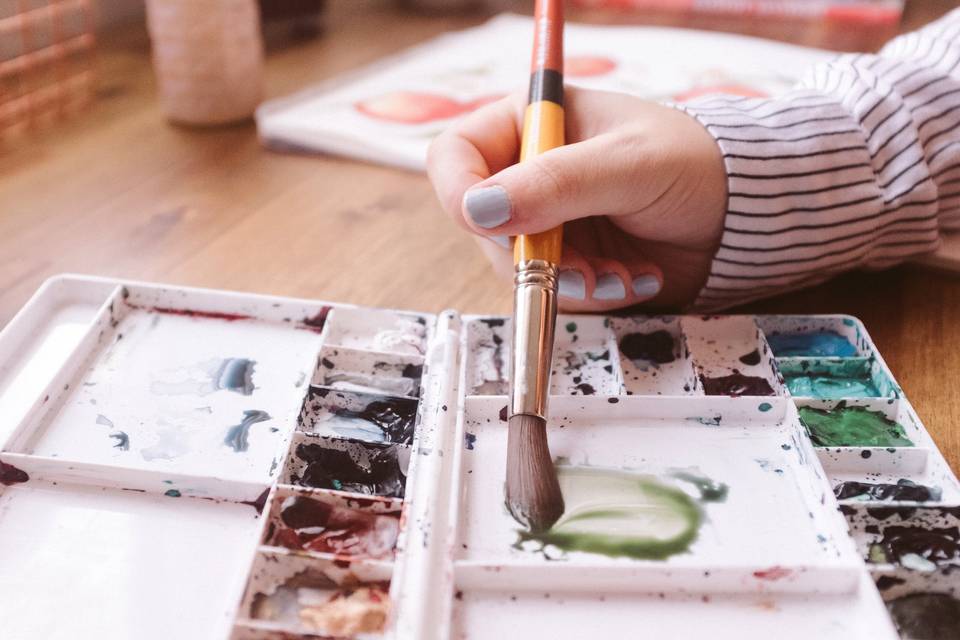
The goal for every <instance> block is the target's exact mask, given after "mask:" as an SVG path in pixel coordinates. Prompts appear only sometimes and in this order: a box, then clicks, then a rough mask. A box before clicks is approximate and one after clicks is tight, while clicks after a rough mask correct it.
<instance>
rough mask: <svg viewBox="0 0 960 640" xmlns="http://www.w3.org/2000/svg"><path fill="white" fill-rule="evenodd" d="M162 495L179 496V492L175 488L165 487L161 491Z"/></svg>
mask: <svg viewBox="0 0 960 640" xmlns="http://www.w3.org/2000/svg"><path fill="white" fill-rule="evenodd" d="M163 495H165V496H167V497H168V498H179V497H180V492H179V491H177V490H176V489H167V490H166V491H164V492H163Z"/></svg>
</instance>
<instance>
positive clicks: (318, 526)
mask: <svg viewBox="0 0 960 640" xmlns="http://www.w3.org/2000/svg"><path fill="white" fill-rule="evenodd" d="M399 533H400V517H399V515H398V514H392V513H374V512H372V511H364V510H360V509H351V508H349V507H342V506H338V505H333V504H328V503H326V502H321V501H319V500H314V499H313V498H304V497H300V496H291V497H289V498H287V499H286V500H284V502H283V505H282V507H281V509H280V523H272V524H271V531H270V532H269V534H268V544H275V545H278V546H281V547H286V548H288V549H302V550H304V551H319V552H321V553H335V554H337V555H346V556H366V557H369V558H386V557H390V556H392V555H393V552H394V549H395V548H396V546H397V536H398V535H399Z"/></svg>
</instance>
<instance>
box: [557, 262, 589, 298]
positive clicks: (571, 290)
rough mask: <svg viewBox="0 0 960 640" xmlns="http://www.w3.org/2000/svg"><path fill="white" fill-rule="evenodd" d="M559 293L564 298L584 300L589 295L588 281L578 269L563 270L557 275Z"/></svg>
mask: <svg viewBox="0 0 960 640" xmlns="http://www.w3.org/2000/svg"><path fill="white" fill-rule="evenodd" d="M557 293H559V294H560V295H561V296H563V297H564V298H573V299H574V300H583V299H584V298H586V297H587V282H586V280H584V279H583V274H582V273H580V272H579V271H577V270H576V269H570V270H567V271H561V272H560V275H559V276H558V277H557Z"/></svg>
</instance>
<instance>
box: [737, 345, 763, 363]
mask: <svg viewBox="0 0 960 640" xmlns="http://www.w3.org/2000/svg"><path fill="white" fill-rule="evenodd" d="M739 360H740V362H742V363H743V364H745V365H747V366H750V367H753V366H756V365H758V364H760V351H759V349H754V350H753V351H751V352H750V353H746V354H744V355H742V356H740V358H739Z"/></svg>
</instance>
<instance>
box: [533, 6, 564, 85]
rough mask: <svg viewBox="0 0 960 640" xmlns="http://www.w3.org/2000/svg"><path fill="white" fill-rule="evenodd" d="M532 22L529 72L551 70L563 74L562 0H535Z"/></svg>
mask: <svg viewBox="0 0 960 640" xmlns="http://www.w3.org/2000/svg"><path fill="white" fill-rule="evenodd" d="M533 21H534V25H535V26H534V29H535V32H534V36H533V60H532V61H531V62H530V69H531V71H537V70H538V69H553V70H554V71H559V72H560V73H563V0H537V3H536V9H535V11H534V16H533Z"/></svg>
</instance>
